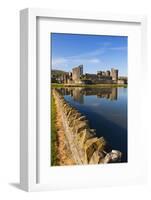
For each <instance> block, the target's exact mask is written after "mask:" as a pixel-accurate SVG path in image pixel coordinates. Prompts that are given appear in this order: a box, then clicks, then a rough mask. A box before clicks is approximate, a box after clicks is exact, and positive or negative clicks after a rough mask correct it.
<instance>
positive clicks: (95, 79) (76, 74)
mask: <svg viewBox="0 0 151 200" xmlns="http://www.w3.org/2000/svg"><path fill="white" fill-rule="evenodd" d="M62 83H64V84H127V78H125V77H124V78H122V77H120V78H119V76H118V69H114V68H112V69H111V71H110V70H107V71H98V72H97V73H96V74H89V73H85V74H84V73H83V65H79V66H77V67H74V68H73V69H72V72H69V73H65V74H63V77H62Z"/></svg>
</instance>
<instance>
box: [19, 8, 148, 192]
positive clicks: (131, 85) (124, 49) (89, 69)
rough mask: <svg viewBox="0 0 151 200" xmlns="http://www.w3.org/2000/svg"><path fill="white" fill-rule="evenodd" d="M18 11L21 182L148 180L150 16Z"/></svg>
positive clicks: (60, 185) (41, 185)
mask: <svg viewBox="0 0 151 200" xmlns="http://www.w3.org/2000/svg"><path fill="white" fill-rule="evenodd" d="M20 16H21V21H20V22H21V23H20V31H21V37H20V44H21V53H20V58H21V59H20V61H21V70H20V84H21V87H20V88H21V90H20V99H21V101H20V102H21V104H20V111H21V115H20V118H21V121H20V133H21V142H20V144H21V145H20V155H21V159H20V169H21V170H20V182H21V187H22V188H23V189H25V190H26V191H37V190H50V189H64V188H74V187H76V188H81V187H98V186H108V185H127V184H135V183H144V182H145V181H146V157H145V134H146V133H144V131H143V125H142V121H141V120H142V118H141V98H142V93H143V87H144V84H140V80H141V82H142V83H143V81H144V80H145V74H144V73H143V71H144V70H145V68H146V43H147V42H146V17H144V16H122V15H105V14H99V13H75V12H69V11H68V12H65V11H61V12H60V11H52V10H47V9H25V10H22V11H21V13H20ZM142 74H144V75H143V76H142ZM142 146H143V148H141V150H140V147H142ZM140 158H141V159H140Z"/></svg>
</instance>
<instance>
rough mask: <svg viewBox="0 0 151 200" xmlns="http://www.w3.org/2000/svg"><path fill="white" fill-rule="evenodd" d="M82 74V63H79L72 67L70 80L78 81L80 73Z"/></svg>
mask: <svg viewBox="0 0 151 200" xmlns="http://www.w3.org/2000/svg"><path fill="white" fill-rule="evenodd" d="M82 74H83V65H79V66H78V67H75V68H73V69H72V80H73V81H78V80H80V77H81V75H82Z"/></svg>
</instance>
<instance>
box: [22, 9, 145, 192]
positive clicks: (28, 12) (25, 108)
mask: <svg viewBox="0 0 151 200" xmlns="http://www.w3.org/2000/svg"><path fill="white" fill-rule="evenodd" d="M39 17H41V18H47V19H50V20H51V19H52V18H54V19H61V20H65V19H69V20H70V21H72V20H81V21H91V22H92V23H93V22H99V21H104V22H110V23H121V24H122V23H127V24H132V25H133V24H139V26H140V33H141V41H140V42H141V49H142V50H141V68H140V70H142V71H143V67H144V66H147V64H146V55H147V52H146V51H147V41H146V32H147V30H146V27H147V25H146V17H145V16H129V15H128V16H124V15H112V14H100V13H87V12H78V13H77V12H72V11H54V10H49V9H33V8H31V9H24V10H21V12H20V184H21V188H22V189H24V190H26V191H39V190H51V189H64V188H72V187H78V184H76V185H74V184H73V183H72V182H70V183H68V184H64V183H61V184H60V185H57V184H53V183H51V184H48V183H47V182H46V183H42V184H41V183H38V182H37V176H38V173H39V170H38V165H39V163H38V158H37V154H38V151H39V149H38V145H37V143H38V139H37V131H38V125H37V123H38V104H37V101H38V98H39V96H38V92H37V88H38V84H39V83H38V78H37V73H38V72H37V62H38V58H37V42H38V41H37V37H36V36H37V19H38V18H39ZM140 134H141V135H142V136H143V138H144V137H145V133H140ZM136 142H137V141H136ZM142 144H144V143H143V142H142ZM144 151H145V149H144ZM144 159H145V157H144ZM90 167H91V166H90ZM145 169H146V162H144V163H143V164H142V165H141V169H140V171H141V173H140V176H137V175H135V176H130V177H128V179H123V181H121V180H120V179H119V180H118V179H117V181H116V180H112V181H111V182H110V183H109V182H108V181H106V182H104V183H100V182H99V181H96V182H97V184H94V187H95V186H103V185H113V184H114V183H115V185H120V184H121V185H127V184H135V183H144V182H145V181H146V176H147V175H146V170H145ZM75 170H76V169H75ZM95 176H96V174H95ZM111 178H112V179H114V177H111ZM58 181H59V180H58ZM92 186H93V184H92V183H91V184H89V183H87V180H85V184H84V182H83V184H80V183H79V187H92Z"/></svg>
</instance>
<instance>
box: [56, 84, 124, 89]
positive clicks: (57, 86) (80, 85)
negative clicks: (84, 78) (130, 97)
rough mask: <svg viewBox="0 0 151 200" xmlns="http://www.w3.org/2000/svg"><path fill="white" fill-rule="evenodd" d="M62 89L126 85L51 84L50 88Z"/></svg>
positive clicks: (121, 85) (119, 85)
mask: <svg viewBox="0 0 151 200" xmlns="http://www.w3.org/2000/svg"><path fill="white" fill-rule="evenodd" d="M63 87H83V88H105V87H125V88H127V84H91V85H90V84H86V85H83V84H58V83H52V88H63Z"/></svg>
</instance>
